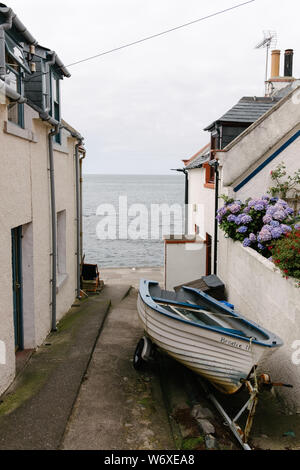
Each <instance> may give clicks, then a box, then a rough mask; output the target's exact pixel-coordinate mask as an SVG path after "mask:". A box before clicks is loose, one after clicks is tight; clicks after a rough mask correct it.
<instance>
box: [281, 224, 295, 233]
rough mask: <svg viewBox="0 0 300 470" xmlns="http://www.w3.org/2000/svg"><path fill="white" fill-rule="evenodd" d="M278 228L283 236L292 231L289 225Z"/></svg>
mask: <svg viewBox="0 0 300 470" xmlns="http://www.w3.org/2000/svg"><path fill="white" fill-rule="evenodd" d="M280 228H281V230H282V232H283V233H284V234H286V233H289V232H292V231H293V229H292V227H290V226H289V225H284V224H281V225H280Z"/></svg>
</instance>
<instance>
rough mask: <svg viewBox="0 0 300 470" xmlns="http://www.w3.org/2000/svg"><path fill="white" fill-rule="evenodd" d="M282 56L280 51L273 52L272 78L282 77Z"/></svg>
mask: <svg viewBox="0 0 300 470" xmlns="http://www.w3.org/2000/svg"><path fill="white" fill-rule="evenodd" d="M280 54H281V51H280V50H278V49H276V50H274V51H272V64H271V78H275V77H279V76H280Z"/></svg>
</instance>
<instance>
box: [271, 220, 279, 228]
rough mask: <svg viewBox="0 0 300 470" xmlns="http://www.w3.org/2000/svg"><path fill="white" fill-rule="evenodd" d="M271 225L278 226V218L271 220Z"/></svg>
mask: <svg viewBox="0 0 300 470" xmlns="http://www.w3.org/2000/svg"><path fill="white" fill-rule="evenodd" d="M269 225H270V226H271V227H279V225H280V223H279V222H278V220H271V222H270V224H269Z"/></svg>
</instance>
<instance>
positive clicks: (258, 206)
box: [254, 203, 265, 211]
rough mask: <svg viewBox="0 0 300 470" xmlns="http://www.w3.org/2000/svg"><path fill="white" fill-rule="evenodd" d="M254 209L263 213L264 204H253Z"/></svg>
mask: <svg viewBox="0 0 300 470" xmlns="http://www.w3.org/2000/svg"><path fill="white" fill-rule="evenodd" d="M254 209H255V210H256V211H263V210H264V209H265V206H264V204H261V203H257V204H255V206H254Z"/></svg>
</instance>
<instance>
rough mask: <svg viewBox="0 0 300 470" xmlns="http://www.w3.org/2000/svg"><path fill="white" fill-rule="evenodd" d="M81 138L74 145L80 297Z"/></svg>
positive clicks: (78, 287)
mask: <svg viewBox="0 0 300 470" xmlns="http://www.w3.org/2000/svg"><path fill="white" fill-rule="evenodd" d="M82 142H83V140H82V139H80V140H79V141H78V143H77V144H76V145H75V167H76V228H77V237H76V239H77V250H76V251H77V253H76V256H77V298H78V299H80V298H81V296H80V291H81V285H80V276H81V269H80V268H81V256H80V255H81V247H80V245H81V244H80V239H81V237H80V235H81V215H82V213H81V202H80V199H81V198H80V186H81V182H80V180H81V175H80V157H79V147H80V146H81V145H82Z"/></svg>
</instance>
